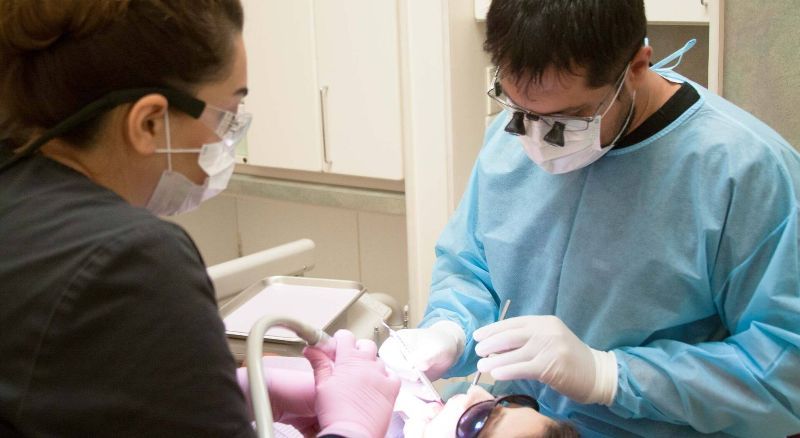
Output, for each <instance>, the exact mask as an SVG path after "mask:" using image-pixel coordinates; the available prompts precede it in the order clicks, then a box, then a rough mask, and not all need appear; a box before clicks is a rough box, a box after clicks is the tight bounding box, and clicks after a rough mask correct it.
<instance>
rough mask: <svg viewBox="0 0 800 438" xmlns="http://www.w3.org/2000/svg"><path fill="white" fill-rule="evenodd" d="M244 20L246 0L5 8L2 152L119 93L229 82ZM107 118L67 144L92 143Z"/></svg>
mask: <svg viewBox="0 0 800 438" xmlns="http://www.w3.org/2000/svg"><path fill="white" fill-rule="evenodd" d="M243 22H244V19H243V12H242V6H241V4H240V2H239V0H57V1H56V0H52V1H51V0H47V1H42V0H2V1H0V65H2V68H0V145H2V144H3V140H5V143H6V145H7V146H6V147H19V146H22V145H24V144H25V143H26V142H28V141H30V140H31V137H32V136H35V134H36V132H40V131H42V130H47V129H49V128H51V127H53V126H54V125H56V124H58V123H59V122H61V121H62V120H64V119H66V118H67V117H68V116H70V115H72V114H74V113H75V112H77V111H78V110H80V109H81V108H82V107H84V106H85V105H87V104H88V103H90V102H92V101H94V100H97V99H98V98H100V97H102V96H104V95H105V94H107V93H109V92H111V91H115V90H121V89H130V88H143V87H166V88H176V89H180V90H183V91H186V92H191V91H193V90H194V89H196V88H198V87H199V86H200V85H201V84H203V83H207V82H212V81H214V80H215V79H218V78H223V77H224V76H225V75H226V74H228V71H227V70H228V68H229V66H230V65H231V64H232V59H233V54H234V50H233V48H234V47H233V44H234V36H235V35H236V34H238V33H241V31H242V26H243ZM103 118H104V117H103V116H98V117H96V118H94V119H92V120H91V121H89V122H87V123H85V124H83V125H82V126H80V127H78V128H76V129H74V130H72V131H70V132H69V133H68V134H65V135H63V136H62V137H61V138H62V139H64V140H66V141H67V142H69V143H71V144H73V145H75V146H82V145H85V144H86V143H90V142H91V141H92V140H93V139H94V136H95V134H96V133H97V131H98V130H99V127H100V125H101V123H102V120H103Z"/></svg>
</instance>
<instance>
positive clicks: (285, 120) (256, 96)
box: [243, 0, 322, 172]
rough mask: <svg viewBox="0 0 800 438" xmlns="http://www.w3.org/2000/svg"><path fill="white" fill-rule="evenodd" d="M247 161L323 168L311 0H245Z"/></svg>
mask: <svg viewBox="0 0 800 438" xmlns="http://www.w3.org/2000/svg"><path fill="white" fill-rule="evenodd" d="M243 5H244V10H245V14H244V15H245V25H244V38H245V44H246V48H247V57H248V87H249V89H250V93H249V95H248V96H247V98H246V99H245V104H246V106H247V107H248V109H249V111H251V112H252V113H253V124H252V126H251V127H250V131H249V132H248V136H247V150H248V153H247V163H248V164H253V165H257V166H270V167H279V168H284V169H295V170H308V171H317V172H319V171H321V170H322V152H321V151H322V135H321V133H322V131H321V119H320V97H319V91H318V88H317V77H316V76H317V75H316V59H315V57H316V55H315V52H316V49H315V41H314V5H313V0H291V1H287V0H244V1H243Z"/></svg>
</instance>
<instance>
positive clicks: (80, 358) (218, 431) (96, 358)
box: [0, 156, 254, 437]
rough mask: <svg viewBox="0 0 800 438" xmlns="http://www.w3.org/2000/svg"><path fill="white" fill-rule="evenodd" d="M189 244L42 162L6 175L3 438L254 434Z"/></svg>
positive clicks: (1, 227)
mask: <svg viewBox="0 0 800 438" xmlns="http://www.w3.org/2000/svg"><path fill="white" fill-rule="evenodd" d="M235 367H236V364H235V363H234V360H233V357H232V356H231V354H230V352H229V350H228V347H227V344H226V341H225V335H224V329H223V324H222V322H221V320H220V318H219V315H218V312H217V307H216V302H215V299H214V292H213V287H212V285H211V283H210V281H209V279H208V276H207V275H206V271H205V268H204V266H203V261H202V259H201V257H200V254H199V253H198V251H197V248H196V247H195V246H194V244H193V242H192V240H191V239H190V238H189V236H188V235H187V234H186V233H185V232H184V231H183V230H182V229H181V228H180V227H179V226H177V225H175V224H172V223H169V222H165V221H162V220H160V219H159V218H157V217H155V216H153V215H152V214H150V213H149V212H148V211H146V210H144V209H141V208H136V207H133V206H131V205H129V204H128V203H126V202H125V201H124V200H123V199H121V198H120V197H119V196H117V195H116V194H115V193H113V192H111V191H109V190H107V189H105V188H102V187H100V186H98V185H96V184H94V183H92V182H91V181H90V180H89V179H87V178H86V177H85V176H83V175H82V174H80V173H78V172H75V171H74V170H72V169H70V168H68V167H65V166H63V165H61V164H59V163H57V162H55V161H52V160H49V159H46V158H44V157H41V156H35V157H33V158H27V159H24V160H23V161H21V162H19V163H17V164H15V165H13V166H12V167H11V168H9V169H6V170H4V171H2V172H0V435H2V436H6V435H7V434H9V433H16V434H21V435H24V436H67V437H69V436H81V437H84V436H115V437H116V436H136V437H142V436H170V437H182V436H187V437H188V436H191V437H202V436H215V437H216V436H220V437H222V436H224V437H239V436H253V435H254V432H253V429H252V427H251V425H250V422H249V420H248V415H247V407H246V405H245V401H244V396H243V395H242V393H241V391H240V390H239V387H238V385H237V383H236V378H235V374H234V370H235Z"/></svg>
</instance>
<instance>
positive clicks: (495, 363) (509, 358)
mask: <svg viewBox="0 0 800 438" xmlns="http://www.w3.org/2000/svg"><path fill="white" fill-rule="evenodd" d="M530 359H531V353H530V352H528V351H526V350H521V349H518V350H512V351H509V352H507V353H501V354H496V355H493V356H489V357H484V358H483V359H481V360H479V361H478V371H480V372H482V373H490V372H492V371H493V370H494V369H496V368H499V367H503V366H506V365H511V364H515V363H519V362H529V361H530ZM492 375H493V376H494V374H492Z"/></svg>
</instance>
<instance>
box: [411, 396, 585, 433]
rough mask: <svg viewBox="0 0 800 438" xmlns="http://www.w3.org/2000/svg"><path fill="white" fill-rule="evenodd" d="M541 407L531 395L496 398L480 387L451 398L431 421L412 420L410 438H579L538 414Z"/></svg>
mask: <svg viewBox="0 0 800 438" xmlns="http://www.w3.org/2000/svg"><path fill="white" fill-rule="evenodd" d="M538 409H539V404H538V403H537V402H536V400H535V399H533V398H531V397H529V396H527V395H507V396H503V397H494V396H493V395H491V394H490V393H488V392H487V391H486V390H485V389H483V388H482V387H480V386H472V387H470V389H469V390H468V391H467V393H466V394H458V395H456V396H453V397H451V398H450V399H449V400H448V401H447V403H446V404H445V405H444V406H443V407H440V408H439V409H436V408H434V409H433V411H434V413H433V415H432V416H431V417H430V418H410V419H409V420H408V421H407V422H406V427H405V428H404V432H405V436H406V437H414V436H423V437H426V438H428V437H457V438H475V437H481V438H484V437H510V438H522V437H525V438H535V437H545V438H551V437H565V438H567V437H577V436H578V433H577V432H576V431H575V429H573V428H572V426H570V425H569V424H567V423H564V422H560V421H556V420H553V419H552V418H549V417H547V416H545V415H542V414H540V413H539V412H538Z"/></svg>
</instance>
